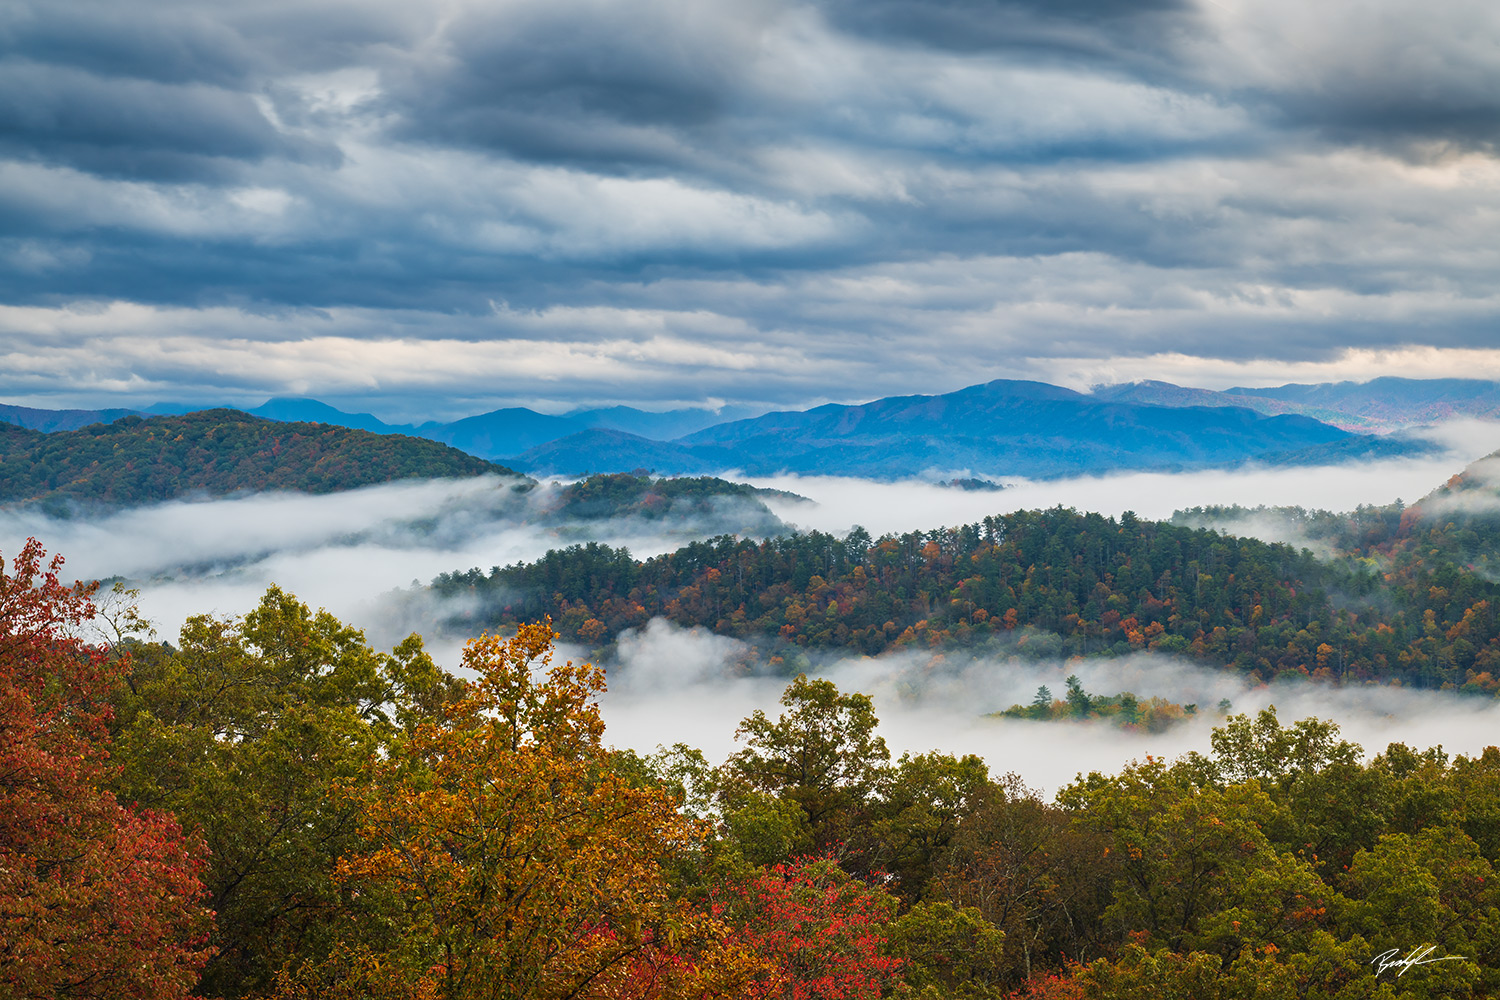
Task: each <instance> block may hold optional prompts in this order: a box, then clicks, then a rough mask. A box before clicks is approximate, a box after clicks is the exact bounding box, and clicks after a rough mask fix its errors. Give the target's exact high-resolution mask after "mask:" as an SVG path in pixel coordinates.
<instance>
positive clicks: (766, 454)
mask: <svg viewBox="0 0 1500 1000" xmlns="http://www.w3.org/2000/svg"><path fill="white" fill-rule="evenodd" d="M210 405H213V404H204V405H187V404H173V403H159V404H156V405H154V406H150V407H147V408H146V409H145V410H127V409H110V410H43V409H36V408H29V407H19V406H7V405H0V421H5V422H8V423H11V424H17V425H20V426H22V427H28V428H32V429H35V430H43V431H56V430H69V429H76V428H78V427H83V426H87V425H88V424H90V423H97V422H109V421H112V420H115V419H118V418H119V417H121V416H126V415H129V414H132V413H140V414H142V415H152V414H161V413H186V412H192V411H195V410H200V409H205V408H209V406H210ZM246 412H249V413H251V414H254V415H256V416H260V417H263V418H265V419H268V420H277V421H314V422H320V423H327V424H333V425H336V426H341V427H352V428H357V429H360V430H366V431H371V432H373V433H379V434H406V435H410V436H414V437H422V438H428V439H430V440H434V441H440V442H442V443H444V444H448V445H451V446H453V447H455V448H458V449H460V450H462V451H466V452H469V453H470V454H473V455H475V456H477V457H480V458H485V459H489V460H493V461H500V462H503V463H504V464H506V465H510V466H512V467H514V468H517V469H519V470H522V471H526V472H530V473H533V474H539V475H545V474H553V475H570V476H571V475H583V474H586V473H594V472H619V471H631V470H635V469H650V470H653V471H655V472H657V473H659V474H679V475H700V474H705V473H711V472H722V471H726V470H738V471H741V472H743V473H746V474H753V475H765V474H771V473H776V472H796V473H801V474H829V475H857V476H871V477H876V478H895V477H907V476H929V477H931V476H938V475H949V474H952V473H955V472H959V471H968V472H971V473H974V474H978V475H990V476H995V475H1015V476H1027V477H1037V476H1043V477H1045V476H1059V475H1075V474H1080V473H1097V472H1108V471H1118V470H1124V469H1190V468H1207V467H1214V466H1232V465H1237V464H1243V463H1246V462H1262V463H1267V464H1278V465H1280V464H1290V463H1313V462H1318V463H1321V462H1331V461H1340V460H1352V459H1369V458H1376V457H1383V456H1392V455H1400V454H1414V453H1418V452H1421V451H1424V450H1430V447H1431V446H1429V445H1426V444H1425V443H1423V442H1420V441H1417V440H1415V439H1412V438H1409V437H1405V436H1402V435H1400V434H1385V435H1383V436H1374V435H1371V434H1369V433H1366V432H1367V431H1370V430H1377V431H1391V430H1395V429H1399V428H1401V427H1403V426H1407V425H1410V424H1413V423H1423V422H1432V421H1435V420H1442V419H1448V418H1452V417H1456V416H1471V417H1481V418H1492V419H1500V383H1496V382H1490V381H1482V380H1475V379H1425V380H1424V379H1402V378H1381V379H1375V380H1373V381H1371V382H1363V383H1356V382H1339V383H1325V384H1322V385H1286V386H1280V387H1277V388H1273V389H1249V388H1234V389H1228V390H1224V391H1218V390H1210V389H1196V388H1191V387H1183V386H1177V385H1173V384H1171V383H1168V382H1159V381H1142V382H1133V383H1123V384H1116V385H1102V386H1095V387H1094V388H1093V389H1092V390H1091V391H1090V392H1087V393H1082V392H1075V391H1073V390H1071V389H1066V388H1063V387H1060V386H1055V385H1048V384H1046V383H1042V382H1026V381H1011V380H997V381H994V382H989V383H985V384H983V385H975V386H969V387H967V388H965V389H960V390H958V391H956V392H951V393H944V394H940V395H932V396H926V395H919V396H896V397H887V398H883V399H877V400H873V401H871V402H868V403H863V404H859V405H840V404H829V405H826V406H819V407H814V408H812V409H809V410H788V411H779V412H773V413H764V414H757V413H756V411H753V410H750V409H748V408H745V407H739V408H735V407H726V408H724V409H722V410H719V411H713V410H707V409H676V410H669V411H666V412H661V413H652V412H648V411H645V410H639V409H635V408H633V407H627V406H615V407H609V408H603V409H591V410H580V411H575V412H572V413H567V414H563V415H553V414H546V413H539V412H537V411H535V410H531V409H527V408H525V407H510V408H506V409H500V410H494V411H491V412H488V413H481V414H476V415H475V416H472V417H465V418H463V419H461V420H455V421H450V422H439V421H428V422H426V423H422V424H391V423H386V422H385V421H382V420H380V419H379V418H378V417H375V416H374V415H372V414H369V413H350V412H346V411H343V410H340V409H338V408H336V407H334V406H331V405H329V404H327V403H324V402H321V401H319V400H316V399H305V398H290V397H282V398H275V399H271V400H268V401H267V402H265V403H263V404H261V405H260V406H256V407H253V408H250V409H248V410H247V411H246Z"/></svg>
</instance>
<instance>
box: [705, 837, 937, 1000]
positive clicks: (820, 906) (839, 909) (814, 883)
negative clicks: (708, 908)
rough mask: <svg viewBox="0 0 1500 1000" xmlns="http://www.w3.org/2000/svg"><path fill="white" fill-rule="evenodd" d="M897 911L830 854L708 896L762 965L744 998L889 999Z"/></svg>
mask: <svg viewBox="0 0 1500 1000" xmlns="http://www.w3.org/2000/svg"><path fill="white" fill-rule="evenodd" d="M896 908H897V900H896V897H895V896H893V895H891V894H890V893H889V892H887V891H886V890H885V889H884V888H883V887H882V886H880V885H878V884H872V883H867V882H864V881H861V880H860V879H857V878H854V877H853V876H851V875H849V874H848V873H846V872H845V871H843V869H841V868H839V866H838V865H837V864H835V863H834V861H833V859H832V858H829V857H821V858H802V859H799V860H797V861H793V862H788V863H785V864H779V865H774V866H772V867H770V868H768V869H763V870H761V871H759V872H756V873H754V874H753V875H750V876H747V877H742V878H738V879H731V880H729V881H727V882H726V883H725V884H724V885H722V886H719V887H718V888H717V889H716V891H715V893H714V896H713V914H714V916H715V917H717V918H718V919H720V920H722V921H724V922H726V923H727V924H728V925H729V926H730V927H732V928H733V935H734V937H733V940H734V941H735V942H736V943H737V944H739V945H741V946H742V947H745V948H746V949H747V950H749V951H750V952H752V953H753V954H756V955H758V956H760V957H761V958H763V959H764V960H766V962H767V963H768V964H767V966H766V967H765V968H764V969H763V970H762V971H761V972H760V973H759V974H758V975H756V976H754V977H753V978H752V979H751V980H750V981H749V982H747V983H746V984H745V986H744V987H743V988H742V992H741V993H740V996H742V997H743V998H745V1000H877V998H880V997H885V996H890V995H892V991H893V990H895V989H897V988H898V987H900V986H901V985H902V983H903V980H902V976H901V970H902V966H903V964H904V961H903V960H902V959H901V958H899V957H895V956H892V955H890V954H888V953H887V947H886V945H887V941H888V931H889V926H890V923H891V921H892V920H893V919H894V917H895V914H896ZM920 934H921V932H920V931H914V933H913V937H914V938H919V937H920Z"/></svg>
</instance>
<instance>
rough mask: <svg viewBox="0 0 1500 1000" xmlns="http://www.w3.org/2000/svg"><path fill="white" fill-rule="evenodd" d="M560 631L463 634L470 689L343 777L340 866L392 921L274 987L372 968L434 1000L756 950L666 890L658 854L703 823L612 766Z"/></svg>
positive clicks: (618, 981) (716, 967)
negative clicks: (351, 840)
mask: <svg viewBox="0 0 1500 1000" xmlns="http://www.w3.org/2000/svg"><path fill="white" fill-rule="evenodd" d="M553 635H554V633H553V632H552V628H551V625H550V624H535V625H527V626H523V627H522V628H521V629H520V630H519V631H518V633H517V634H516V635H515V637H514V638H511V639H508V640H502V639H499V638H496V637H492V636H486V637H482V638H479V639H475V640H472V641H471V642H470V643H469V644H468V646H467V647H466V649H465V652H464V658H463V665H464V667H465V668H466V670H467V671H470V672H472V673H473V674H474V675H476V677H477V679H476V680H474V681H472V682H470V683H467V684H466V685H465V689H464V692H463V697H461V698H460V699H458V700H457V701H455V702H454V703H452V704H451V705H449V706H447V708H446V709H445V711H444V715H443V717H442V718H441V719H440V720H435V721H429V722H424V723H422V724H421V725H418V726H417V727H416V728H415V729H414V730H413V731H412V732H411V733H410V734H409V736H406V737H404V738H403V739H401V740H399V741H397V743H396V744H395V745H394V746H393V748H392V750H391V752H390V753H389V754H388V755H386V756H382V757H378V758H375V759H372V760H371V761H370V763H369V765H368V767H367V769H366V771H365V774H364V775H363V776H362V777H361V779H360V780H359V781H357V782H351V783H350V784H349V785H348V786H347V788H346V792H345V794H346V796H347V797H348V799H349V801H351V802H352V803H353V804H354V806H355V808H356V809H357V810H358V812H359V817H360V823H359V827H360V845H359V846H358V847H357V848H356V849H355V850H352V851H351V852H350V853H349V854H348V855H347V856H346V857H345V858H344V859H343V861H342V862H341V863H340V865H339V877H340V880H341V882H342V883H343V885H344V886H345V887H346V889H347V890H348V891H349V892H350V893H364V892H370V891H385V892H390V893H393V894H394V895H395V897H396V898H397V899H398V900H399V903H400V911H399V913H398V914H397V915H396V917H394V918H393V919H394V922H395V927H396V929H397V931H398V934H397V938H396V940H395V941H393V942H390V943H388V944H385V945H380V944H379V943H378V942H377V943H376V944H375V945H369V944H365V945H361V943H360V942H351V943H350V947H348V948H345V949H344V950H343V952H341V953H340V954H338V955H334V956H332V957H331V958H330V959H329V960H328V961H326V962H323V963H320V964H319V965H316V966H311V967H308V968H307V969H305V970H303V971H302V972H300V973H299V974H297V975H295V976H289V977H285V978H284V982H283V994H284V995H286V996H296V995H299V994H298V992H297V991H298V990H299V989H300V990H304V991H305V984H306V983H307V982H316V983H323V984H328V986H329V988H330V989H344V990H346V991H348V990H353V991H354V992H356V993H357V992H358V989H359V988H360V987H361V986H362V985H363V984H364V980H366V979H370V980H371V982H370V983H369V985H370V987H371V988H372V989H374V988H376V987H377V986H378V988H379V989H383V990H386V991H387V993H388V994H390V995H393V996H394V995H403V996H404V995H410V996H420V995H428V996H432V997H435V998H439V1000H461V998H470V997H485V998H496V1000H506V998H515V1000H520V998H526V1000H548V998H563V997H568V998H578V1000H587V998H604V997H609V998H621V997H641V998H643V1000H644V998H645V997H648V996H649V997H672V996H677V995H692V996H713V995H720V994H722V993H733V992H734V990H735V989H736V988H737V985H736V984H737V983H738V982H739V979H737V978H736V977H740V978H743V976H744V975H745V974H746V972H745V970H746V969H754V968H756V967H758V965H759V963H758V960H754V959H749V958H747V959H746V960H745V962H744V967H743V968H742V967H741V966H740V965H739V964H737V963H739V960H740V958H739V957H740V956H742V955H743V953H741V952H735V951H734V949H731V948H726V947H724V946H723V945H722V943H721V939H722V936H723V935H722V933H720V932H719V930H718V925H717V924H716V923H714V922H713V921H711V920H709V919H708V918H707V917H706V916H704V915H703V914H701V912H696V911H694V910H693V909H691V908H690V907H689V906H688V905H687V904H685V903H682V902H679V901H677V900H674V899H673V898H672V895H671V893H670V892H669V885H668V881H667V879H666V877H665V873H664V867H663V866H664V862H666V861H667V860H668V859H670V858H671V857H673V856H674V855H677V854H679V853H681V852H684V851H689V850H692V849H693V848H694V845H695V843H696V841H697V840H698V838H699V837H700V836H701V830H700V828H699V826H698V824H696V823H694V822H692V821H690V820H688V819H685V818H683V817H682V816H680V815H679V813H678V811H677V808H676V805H677V803H676V801H675V800H674V798H673V797H672V796H671V795H670V794H668V793H667V792H666V791H665V790H663V789H662V788H660V787H659V786H652V785H649V784H648V785H642V784H640V783H638V782H633V781H631V780H629V778H628V776H627V775H626V774H625V773H623V772H624V770H625V769H617V768H616V767H614V766H613V764H614V761H613V759H612V758H613V754H612V753H611V751H609V750H607V749H606V748H605V747H604V746H603V744H602V742H601V737H602V735H603V731H604V724H603V722H602V721H601V719H600V717H599V711H598V706H597V705H596V704H595V702H594V697H595V696H596V695H597V694H598V693H599V692H600V691H601V690H602V689H603V686H604V677H603V672H602V671H600V670H599V669H598V668H596V667H593V666H591V665H588V664H574V663H572V662H571V661H569V662H567V663H565V664H560V665H559V664H555V663H553V661H552V655H553V654H552V640H553ZM382 947H383V948H384V950H383V951H382V950H381V948H382ZM371 970H376V971H373V972H372V971H371ZM372 977H373V978H372ZM377 980H378V982H377ZM393 984H402V985H400V986H399V989H404V990H406V991H407V992H406V993H400V992H399V989H398V987H397V986H395V985H393ZM393 990H396V991H397V992H392V991H393ZM380 995H386V994H380Z"/></svg>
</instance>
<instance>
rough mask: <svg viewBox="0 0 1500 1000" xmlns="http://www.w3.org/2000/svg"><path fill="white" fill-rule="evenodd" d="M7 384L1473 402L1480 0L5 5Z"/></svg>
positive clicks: (133, 397) (1483, 17) (133, 391)
mask: <svg viewBox="0 0 1500 1000" xmlns="http://www.w3.org/2000/svg"><path fill="white" fill-rule="evenodd" d="M0 52H3V59H0V220H3V221H0V399H3V400H5V401H9V402H19V403H28V404H31V405H40V406H68V405H89V406H106V405H113V406H119V405H132V404H145V403H149V402H153V401H156V400H182V401H189V402H191V401H206V400H226V401H231V402H242V403H247V404H253V403H257V402H260V401H261V400H263V399H265V398H266V397H267V396H270V395H313V396H317V397H319V398H322V399H325V400H327V401H329V402H333V403H335V404H336V405H340V406H343V407H345V408H352V409H369V410H373V411H374V412H376V413H378V414H380V415H382V416H386V417H388V418H410V417H427V416H434V417H444V416H448V417H451V416H461V415H464V414H467V413H472V412H478V411H480V410H485V409H490V408H493V407H496V406H502V405H515V404H523V405H532V406H537V407H539V408H544V409H551V410H558V409H564V408H567V407H569V406H573V405H580V404H596V403H609V402H626V403H634V404H638V405H640V404H644V405H647V406H648V407H655V408H660V407H662V406H665V405H668V404H693V405H702V404H704V403H708V404H718V403H722V402H745V403H754V404H764V405H776V406H803V405H809V404H813V403H818V402H822V401H827V400H839V401H854V400H863V399H869V398H874V397H877V396H882V395H890V394H896V393H909V392H944V391H949V390H952V389H956V388H959V387H961V386H964V385H968V384H972V383H974V382H978V381H983V380H986V379H989V378H1000V377H1022V378H1041V379H1044V380H1047V381H1054V382H1061V383H1064V384H1069V385H1074V386H1082V385H1087V384H1089V383H1093V382H1100V381H1115V380H1127V379H1134V378H1143V377H1154V378H1164V379H1167V380H1170V381H1175V382H1179V383H1184V384H1195V385H1204V386H1209V387H1225V386H1229V385H1234V384H1259V385H1264V384H1278V383H1280V382H1285V381H1324V380H1330V379H1339V378H1369V377H1372V376H1375V375H1380V374H1402V375H1476V376H1483V377H1492V378H1493V377H1500V349H1497V348H1500V324H1497V320H1500V289H1497V278H1496V276H1497V275H1500V240H1497V239H1496V233H1497V232H1500V218H1497V215H1500V213H1497V209H1500V161H1497V159H1496V138H1497V128H1500V5H1497V4H1495V3H1493V2H1492V0H1445V2H1443V3H1441V4H1423V3H1418V2H1416V0H1358V2H1355V0H1322V2H1318V3H1308V2H1307V0H1253V2H1252V0H1201V2H1200V0H1133V2H1123V0H819V2H795V0H787V2H782V0H482V2H479V0H476V2H444V0H434V2H422V3H417V2H413V0H399V2H394V0H296V2H295V3H292V2H282V0H217V2H214V3H204V2H202V0H161V2H143V0H99V2H78V0H22V2H4V3H0Z"/></svg>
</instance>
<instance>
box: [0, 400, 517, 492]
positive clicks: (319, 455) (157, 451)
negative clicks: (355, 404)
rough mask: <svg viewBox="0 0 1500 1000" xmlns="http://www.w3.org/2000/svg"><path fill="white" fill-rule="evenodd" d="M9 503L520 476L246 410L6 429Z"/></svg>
mask: <svg viewBox="0 0 1500 1000" xmlns="http://www.w3.org/2000/svg"><path fill="white" fill-rule="evenodd" d="M0 448H3V449H4V453H3V456H0V502H16V501H65V500H76V501H88V502H97V503H103V504H108V505H127V504H140V503H153V502H159V501H162V500H169V499H172V498H174V497H180V496H185V495H189V494H195V493H201V494H208V495H214V496H218V495H224V494H228V493H235V492H239V491H242V490H255V491H260V490H295V491H300V492H304V493H333V492H337V491H339V490H348V489H354V488H356V487H359V486H370V485H373V484H376V483H386V482H392V481H394V480H399V479H414V478H421V479H434V478H448V477H463V476H477V475H484V474H487V473H488V474H496V475H513V474H514V473H512V471H511V470H510V469H508V468H506V467H504V466H500V465H496V464H494V463H492V462H487V461H484V460H483V459H479V458H475V457H474V456H472V455H466V454H464V453H463V452H461V451H458V450H456V449H454V448H449V447H447V446H445V445H441V444H437V443H436V442H432V441H424V440H421V439H419V438H411V437H404V436H400V435H382V434H371V433H369V432H368V431H360V430H351V429H349V428H344V427H332V426H329V425H327V424H313V423H276V422H273V421H269V420H263V419H260V418H258V417H253V416H250V415H248V414H245V413H242V412H240V411H237V410H204V411H200V412H198V413H190V414H185V415H183V416H161V417H153V418H152V419H150V420H144V419H142V418H140V417H125V418H123V419H121V420H117V421H115V422H114V423H112V424H93V425H92V426H89V427H86V428H82V429H80V430H73V431H57V432H54V433H51V434H41V433H38V432H35V431H25V430H21V431H20V432H19V433H17V432H16V431H9V432H7V433H6V434H5V435H4V436H0Z"/></svg>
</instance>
